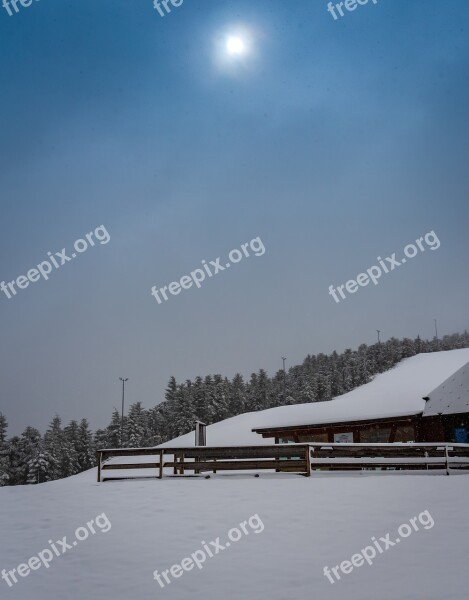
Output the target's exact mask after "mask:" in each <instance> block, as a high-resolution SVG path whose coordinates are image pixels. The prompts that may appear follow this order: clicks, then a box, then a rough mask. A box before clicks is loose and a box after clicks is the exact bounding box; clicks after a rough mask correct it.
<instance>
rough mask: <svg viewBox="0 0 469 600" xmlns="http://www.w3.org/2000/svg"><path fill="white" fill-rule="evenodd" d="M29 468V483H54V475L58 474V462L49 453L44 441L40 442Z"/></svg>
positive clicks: (29, 462) (28, 464)
mask: <svg viewBox="0 0 469 600" xmlns="http://www.w3.org/2000/svg"><path fill="white" fill-rule="evenodd" d="M27 466H28V476H27V483H29V484H36V483H43V482H45V481H52V479H54V475H55V474H56V473H57V464H56V460H55V459H54V457H53V456H52V455H51V454H50V453H49V452H48V451H47V449H46V448H45V444H44V442H43V441H42V440H41V441H40V442H39V445H38V446H37V448H36V450H35V452H34V455H33V456H32V458H31V459H30V460H29V461H28V463H27Z"/></svg>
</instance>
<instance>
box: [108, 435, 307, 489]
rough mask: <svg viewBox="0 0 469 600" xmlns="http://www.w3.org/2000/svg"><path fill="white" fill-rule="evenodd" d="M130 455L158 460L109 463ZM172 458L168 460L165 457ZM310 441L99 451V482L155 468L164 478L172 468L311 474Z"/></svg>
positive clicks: (181, 470) (175, 470) (178, 472)
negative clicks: (117, 472) (114, 474)
mask: <svg viewBox="0 0 469 600" xmlns="http://www.w3.org/2000/svg"><path fill="white" fill-rule="evenodd" d="M128 456H142V457H143V456H154V457H156V458H157V460H155V462H131V463H126V462H114V461H113V462H109V461H110V460H111V459H114V458H125V457H128ZM166 456H169V457H172V460H165V457H166ZM309 456H310V454H309V445H308V444H276V445H273V446H219V447H207V446H204V447H202V446H198V447H192V448H117V449H116V448H113V449H105V450H98V452H97V458H98V481H101V480H102V481H105V480H106V479H119V478H118V477H112V478H105V477H103V471H108V470H116V469H118V470H131V469H132V470H133V469H156V470H157V475H154V477H158V478H159V479H161V478H162V477H163V469H164V468H165V467H166V468H168V467H169V468H172V469H173V474H174V475H184V474H185V473H186V471H193V472H194V473H201V472H203V471H212V472H214V473H216V472H217V471H246V470H249V471H251V470H253V471H257V470H274V471H277V472H283V473H285V472H287V473H302V474H303V475H306V476H307V477H309V475H310V470H311V469H310V458H309Z"/></svg>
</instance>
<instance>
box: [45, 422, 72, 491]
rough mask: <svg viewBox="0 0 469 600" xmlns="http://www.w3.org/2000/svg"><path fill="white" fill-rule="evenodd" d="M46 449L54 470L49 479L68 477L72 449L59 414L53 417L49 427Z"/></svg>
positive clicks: (46, 436)
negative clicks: (69, 456)
mask: <svg viewBox="0 0 469 600" xmlns="http://www.w3.org/2000/svg"><path fill="white" fill-rule="evenodd" d="M44 440H45V451H46V453H47V454H48V455H49V456H50V457H51V459H52V460H51V463H50V467H51V469H52V472H51V473H50V477H49V479H50V480H51V481H53V480H54V479H60V478H61V477H67V475H68V469H69V467H70V465H69V459H68V455H67V454H68V452H69V451H70V448H69V445H68V444H67V441H66V438H65V435H64V432H63V430H62V420H61V419H60V417H59V415H55V417H54V418H53V419H52V421H51V424H50V425H49V429H48V430H47V432H46V435H45V437H44Z"/></svg>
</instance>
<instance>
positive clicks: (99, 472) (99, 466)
mask: <svg viewBox="0 0 469 600" xmlns="http://www.w3.org/2000/svg"><path fill="white" fill-rule="evenodd" d="M97 455H98V483H101V462H102V456H103V453H102V452H97Z"/></svg>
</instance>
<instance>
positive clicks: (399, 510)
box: [0, 350, 469, 600]
mask: <svg viewBox="0 0 469 600" xmlns="http://www.w3.org/2000/svg"><path fill="white" fill-rule="evenodd" d="M468 352H469V351H466V350H465V351H460V350H458V351H452V352H446V353H438V354H428V355H421V356H416V357H413V358H411V359H408V360H406V361H404V362H403V363H401V364H400V365H398V366H397V367H396V368H395V369H393V370H392V371H390V372H388V373H385V374H383V375H380V376H379V377H376V378H375V380H374V381H373V382H372V383H370V384H368V385H367V386H363V387H362V388H360V389H359V390H356V391H354V392H351V393H350V394H346V395H345V396H343V397H341V398H337V399H336V400H333V401H332V402H328V403H325V404H324V405H318V404H316V405H315V404H313V405H302V406H291V407H285V409H283V408H277V409H273V410H269V411H264V412H262V413H251V414H247V415H242V416H240V417H235V418H233V419H228V420H227V421H224V422H223V423H218V424H216V425H212V426H211V427H209V428H208V432H209V438H208V441H209V444H223V445H230V444H244V443H249V444H252V443H269V441H268V440H264V441H262V438H260V436H257V435H256V434H253V433H251V431H250V430H251V428H252V427H254V426H262V425H263V426H265V425H273V424H296V423H298V422H303V423H309V422H318V419H323V420H333V419H341V420H344V417H345V418H347V416H348V418H358V416H359V415H362V418H370V417H373V416H375V417H377V416H390V415H393V414H401V413H412V412H417V411H419V410H421V409H422V406H423V405H422V402H423V401H421V400H420V398H421V397H422V396H423V395H426V394H428V393H429V392H430V391H431V390H432V389H434V388H435V387H436V386H437V385H438V384H439V383H441V381H443V380H444V379H446V378H447V377H448V376H449V375H451V373H452V372H454V371H456V370H457V369H458V368H460V367H461V366H462V365H463V364H464V363H465V362H467V360H468ZM391 388H392V389H391ZM331 417H332V419H331ZM193 439H194V436H193V434H188V435H187V436H183V437H182V438H178V439H177V440H173V441H172V442H171V443H169V444H166V445H173V446H179V445H192V444H193ZM148 471H150V470H148ZM169 473H170V470H169V469H168V470H167V476H166V477H164V478H163V479H162V480H157V479H152V480H142V479H134V480H133V481H129V480H128V481H112V482H105V483H100V484H98V483H96V469H92V470H90V471H88V472H86V473H82V474H80V475H77V476H75V477H70V478H68V479H64V480H61V481H55V482H52V483H45V484H41V485H37V486H18V487H11V488H10V487H6V488H0V540H1V543H0V571H1V570H2V569H6V570H7V571H9V570H11V569H14V568H15V569H16V568H17V567H18V565H20V564H24V563H27V562H28V560H29V559H30V558H31V557H33V556H37V555H38V553H39V552H40V551H41V550H43V549H46V548H50V546H49V540H52V541H54V542H55V541H56V540H62V538H63V537H64V536H67V542H68V543H69V544H72V542H73V540H74V539H75V531H76V529H77V528H78V527H82V526H86V524H87V523H88V522H89V521H91V519H95V518H96V516H97V515H100V514H102V513H105V515H106V516H107V518H108V519H109V521H110V522H111V524H112V527H111V529H110V530H109V531H108V532H107V533H102V532H101V531H100V530H99V529H98V528H97V527H95V529H96V534H95V535H90V536H89V537H88V539H86V540H83V541H80V542H78V543H77V545H76V546H72V548H71V549H70V550H67V552H66V553H65V554H63V555H61V556H59V557H55V558H54V559H53V561H52V562H51V564H50V566H49V568H48V569H46V568H44V567H41V568H39V569H38V570H36V571H31V572H30V574H29V575H27V576H26V577H24V578H22V577H18V579H19V581H18V583H17V584H15V585H14V586H13V587H12V588H10V587H8V585H7V583H6V582H5V581H3V580H2V579H0V598H2V599H3V598H5V599H7V598H8V599H11V600H51V599H53V598H57V599H58V598H60V600H83V599H93V600H129V599H134V598H135V599H138V600H146V599H153V598H166V599H168V600H186V599H187V600H215V599H221V600H259V599H261V598H268V599H269V600H287V599H290V598H295V599H296V598H301V599H302V600H304V599H308V598H311V599H312V598H321V599H322V600H339V599H340V600H343V599H344V598H347V600H371V599H374V598H380V600H395V599H396V598H399V600H467V597H468V594H467V590H468V588H469V572H468V569H467V556H468V554H469V527H468V519H467V497H468V495H469V475H451V476H449V477H447V476H444V475H435V474H429V473H426V472H422V473H421V474H418V475H417V474H403V473H401V474H396V473H391V474H387V475H386V474H384V473H382V474H377V473H374V474H370V473H367V474H364V473H362V474H360V473H354V474H347V475H346V474H336V473H322V474H319V473H313V475H312V476H311V477H309V478H306V477H302V476H300V475H296V474H284V473H282V474H281V473H265V472H261V473H260V477H259V478H254V477H253V475H252V474H249V473H243V474H234V473H230V474H223V473H218V474H212V475H211V478H210V479H208V480H206V479H205V478H204V476H203V475H202V476H197V477H183V478H181V477H171V476H169ZM132 474H133V475H134V476H135V473H132ZM147 474H148V473H147ZM152 474H153V475H154V474H155V473H152ZM426 510H428V511H429V513H430V514H431V517H432V518H433V520H434V526H433V527H431V528H429V529H424V528H423V525H421V524H420V527H419V531H414V532H413V533H411V535H409V537H406V538H404V537H402V536H401V538H400V543H399V544H396V545H394V546H393V547H390V548H389V549H388V550H386V551H384V552H383V553H382V554H379V553H377V556H376V558H375V559H374V561H373V564H372V565H371V566H370V565H368V564H366V563H365V564H364V565H363V566H360V567H355V568H354V569H353V571H352V572H351V573H350V574H348V575H345V574H343V573H341V571H339V574H341V580H340V581H336V582H335V583H334V584H331V583H330V582H329V580H328V579H327V578H326V577H325V576H324V574H323V569H324V567H325V566H328V567H329V569H332V568H333V567H336V566H338V565H340V564H341V563H342V561H346V560H350V559H351V557H352V556H353V555H356V554H357V553H359V552H360V551H361V550H362V548H365V547H366V546H371V545H373V541H372V540H371V538H372V537H373V536H374V537H375V538H376V539H377V540H379V538H381V537H382V538H385V537H386V535H387V534H388V533H389V534H390V540H391V541H395V540H396V538H397V537H399V534H398V533H397V530H398V528H399V526H400V525H401V524H403V523H409V522H410V519H412V518H414V517H418V515H419V514H421V513H423V512H424V511H426ZM252 515H258V516H259V518H260V519H261V521H262V523H263V525H264V530H263V531H262V532H261V533H254V531H253V530H252V529H250V528H249V527H248V531H249V532H250V533H249V535H247V536H246V535H242V537H241V539H240V540H239V541H238V542H236V543H234V542H231V546H230V548H226V549H225V550H223V551H221V552H220V553H219V554H217V555H215V556H214V557H213V558H207V560H206V562H205V563H204V565H203V568H202V569H201V570H199V569H197V568H194V569H192V570H191V571H187V572H183V575H182V576H181V577H180V578H178V579H175V578H174V577H171V583H170V584H169V585H168V584H167V585H166V587H165V588H163V589H162V588H161V587H160V586H159V585H158V583H157V581H155V580H154V578H153V572H154V570H158V571H159V573H162V571H164V570H167V569H170V568H171V566H172V565H175V564H179V565H180V564H181V562H182V561H183V559H184V558H186V557H190V555H191V554H192V553H194V552H196V551H197V550H200V549H201V548H202V541H204V542H206V543H209V542H210V541H215V540H216V539H217V538H218V537H219V538H220V543H221V544H222V545H225V542H226V541H227V539H228V538H227V536H228V531H229V530H231V529H232V528H233V527H237V526H238V528H239V524H240V523H243V522H245V521H248V520H249V518H250V517H251V516H252ZM415 522H416V521H414V523H415ZM407 531H408V530H407ZM382 545H383V546H384V542H383V544H382ZM177 572H178V573H179V570H178V571H177Z"/></svg>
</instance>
